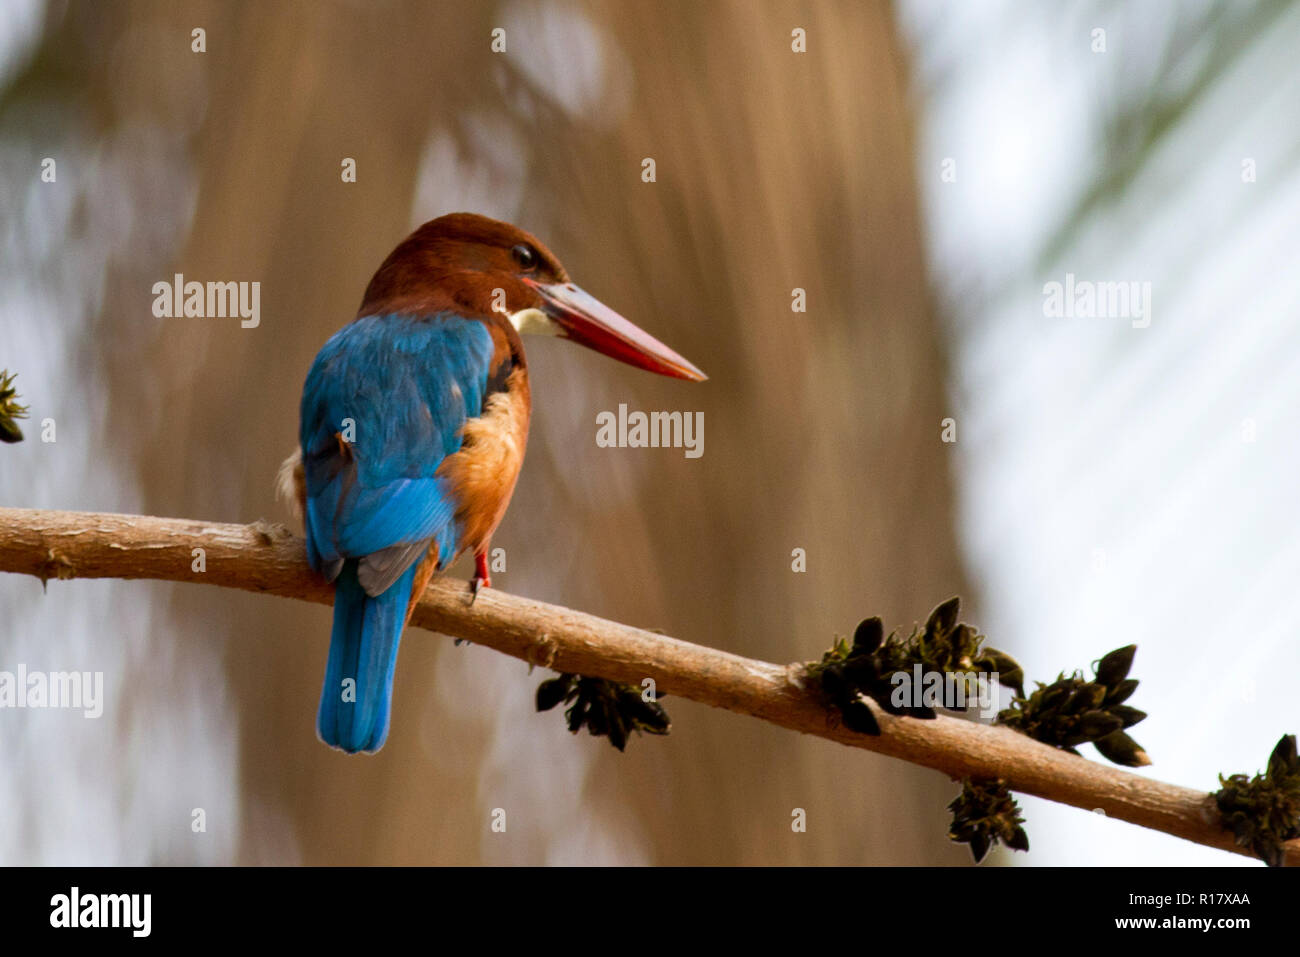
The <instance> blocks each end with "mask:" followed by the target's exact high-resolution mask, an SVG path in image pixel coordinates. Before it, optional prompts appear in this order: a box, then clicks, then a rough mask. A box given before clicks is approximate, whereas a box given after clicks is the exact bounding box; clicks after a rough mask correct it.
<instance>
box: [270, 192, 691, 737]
mask: <svg viewBox="0 0 1300 957" xmlns="http://www.w3.org/2000/svg"><path fill="white" fill-rule="evenodd" d="M530 333H537V334H542V335H551V336H559V337H561V338H565V339H571V340H573V341H574V342H578V343H581V344H582V345H585V346H588V347H590V348H592V349H595V350H597V351H599V352H603V353H604V354H605V355H608V356H612V357H613V358H615V359H619V360H621V361H623V362H626V363H628V364H630V365H634V366H639V367H641V368H643V369H649V370H650V371H652V372H658V373H660V374H662V375H668V376H675V377H677V378H681V379H692V380H696V381H699V380H703V379H704V378H705V376H704V373H702V372H701V371H700V370H699V369H697V368H696V367H695V366H693V365H692V364H691V363H690V362H688V361H687V360H686V359H684V358H682V357H681V356H679V355H678V354H677V353H676V352H674V351H673V350H672V349H670V348H668V347H667V346H666V345H664V344H663V343H662V342H660V341H658V340H657V339H655V338H653V337H652V336H650V335H647V334H646V333H645V332H643V331H642V330H640V329H638V328H637V327H636V326H634V325H633V324H632V323H631V322H629V321H628V320H626V319H624V318H623V317H622V316H620V315H619V314H618V313H616V312H614V311H613V310H612V309H610V308H609V307H608V306H605V305H603V304H602V303H601V302H599V301H598V300H596V299H595V298H593V297H592V296H590V295H588V294H587V293H585V292H583V291H582V290H581V289H580V288H578V287H577V286H575V285H574V284H573V283H572V282H571V281H570V280H569V277H568V274H567V273H565V271H564V267H563V266H561V265H560V262H559V260H558V259H556V258H555V256H554V255H552V253H551V251H550V250H549V249H547V248H546V247H545V246H543V245H542V244H541V243H540V242H538V241H537V240H536V239H535V238H534V237H533V236H531V235H529V234H528V233H526V232H524V231H523V230H522V229H519V228H517V227H515V226H511V225H510V224H509V223H502V222H498V221H496V220H493V219H488V218H487V217H485V216H477V215H474V214H470V213H454V214H452V215H449V216H442V217H440V218H438V219H435V220H433V221H432V222H428V223H425V224H424V225H423V226H421V227H420V228H419V229H417V230H416V231H415V232H414V233H412V234H411V235H410V236H408V237H407V238H406V239H405V240H404V241H403V242H402V244H401V245H399V246H398V247H397V248H396V249H394V250H393V252H392V253H391V254H390V255H389V257H388V258H387V259H386V260H384V263H383V265H382V266H380V267H379V271H378V272H376V273H375V275H374V278H372V279H371V280H370V285H369V286H368V287H367V289H366V293H365V297H364V299H363V300H362V303H361V308H360V309H359V310H358V311H357V316H356V318H355V319H354V320H353V321H352V322H351V323H350V324H348V325H346V326H344V327H343V328H342V329H340V330H339V331H338V332H336V333H335V334H334V335H333V336H332V337H330V339H329V341H328V342H326V343H325V345H324V346H323V347H322V348H321V350H320V352H319V353H318V354H317V356H316V360H315V362H313V363H312V367H311V371H310V372H308V373H307V382H306V384H305V385H304V386H303V393H302V407H301V419H300V424H299V445H300V448H299V450H298V451H296V452H295V453H294V455H293V456H291V457H290V458H289V460H288V461H286V462H285V464H284V467H283V468H282V469H281V486H282V489H283V490H284V491H285V493H286V494H287V495H289V497H290V498H291V499H292V500H293V501H294V502H295V503H296V504H297V506H298V509H299V511H300V513H301V517H302V520H303V525H304V527H305V530H306V535H307V558H308V561H309V562H310V563H311V566H312V568H314V569H315V570H316V571H317V572H319V573H320V574H322V575H323V576H324V577H325V578H326V579H327V580H328V581H330V582H333V583H334V629H333V633H332V635H331V637H330V651H329V660H328V663H327V665H326V668H325V683H324V687H323V688H322V689H321V699H320V710H319V712H318V714H317V721H316V729H317V733H318V734H319V735H320V738H321V740H322V741H324V742H325V743H326V744H328V745H330V746H331V747H335V748H340V749H342V750H344V751H347V752H349V753H355V752H358V751H366V752H373V751H377V750H379V748H380V747H382V746H383V743H384V740H385V738H387V736H388V725H389V712H390V708H391V704H392V694H393V672H394V669H395V667H396V664H397V649H398V644H399V642H400V639H401V636H402V632H403V630H404V629H405V627H406V623H407V621H408V619H409V618H410V615H411V609H412V608H413V607H414V606H415V603H416V602H417V601H418V599H419V596H420V594H421V592H423V590H424V587H425V585H427V584H428V582H429V579H430V578H431V577H432V576H433V575H434V574H436V573H438V572H440V571H442V570H444V569H445V568H447V567H448V566H449V565H451V563H452V562H454V561H455V560H456V558H457V557H458V556H460V555H462V554H464V553H467V552H470V553H473V555H474V559H475V569H476V571H475V578H474V580H473V581H472V583H471V587H472V588H474V589H475V591H477V589H478V588H479V587H481V586H487V585H490V584H491V582H490V579H489V575H488V562H487V556H488V548H489V543H490V542H491V539H492V533H493V532H494V531H495V530H496V527H497V526H498V525H499V524H500V523H501V519H502V517H503V516H504V515H505V511H506V506H507V505H509V504H510V496H511V493H512V492H513V491H514V488H515V481H516V480H517V479H518V477H519V469H520V466H521V465H522V464H523V460H524V446H525V444H526V442H527V441H528V418H529V413H530V409H531V398H530V395H529V389H528V364H527V362H526V361H525V359H524V349H523V343H522V341H521V338H520V337H521V335H527V334H530Z"/></svg>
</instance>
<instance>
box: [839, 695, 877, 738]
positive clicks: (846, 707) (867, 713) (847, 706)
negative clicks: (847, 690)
mask: <svg viewBox="0 0 1300 957" xmlns="http://www.w3.org/2000/svg"><path fill="white" fill-rule="evenodd" d="M840 715H841V716H842V717H843V719H844V727H846V728H848V729H849V730H850V731H856V732H857V733H858V734H870V735H873V736H875V735H878V734H880V723H879V722H878V721H876V716H875V715H874V714H872V713H871V708H870V706H868V705H867V703H866V702H865V701H863V700H862V699H861V698H854V699H853V700H852V701H846V702H844V703H843V704H842V705H840Z"/></svg>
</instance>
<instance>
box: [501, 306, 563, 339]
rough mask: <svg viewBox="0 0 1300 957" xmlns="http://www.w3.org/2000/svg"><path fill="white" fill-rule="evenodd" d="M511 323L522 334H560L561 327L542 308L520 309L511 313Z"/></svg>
mask: <svg viewBox="0 0 1300 957" xmlns="http://www.w3.org/2000/svg"><path fill="white" fill-rule="evenodd" d="M510 324H511V325H512V326H514V327H515V329H516V331H518V333H519V334H520V335H521V336H558V335H559V334H560V327H559V325H558V324H557V323H556V322H555V320H554V319H552V318H551V317H550V316H548V315H547V314H546V313H544V312H542V310H540V309H532V308H529V309H520V310H519V311H518V312H512V313H511V314H510Z"/></svg>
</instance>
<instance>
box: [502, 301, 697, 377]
mask: <svg viewBox="0 0 1300 957" xmlns="http://www.w3.org/2000/svg"><path fill="white" fill-rule="evenodd" d="M524 281H525V282H527V283H528V284H529V285H530V286H532V287H533V288H534V289H536V290H537V291H538V293H540V294H541V297H542V302H543V306H542V311H543V312H544V313H546V315H548V316H550V317H551V319H553V320H554V321H555V323H556V325H558V326H559V327H560V330H561V334H562V335H563V336H564V337H565V338H567V339H572V340H573V341H574V342H577V343H579V344H580V345H584V346H586V347H587V348H588V349H595V350H596V351H597V352H602V353H604V354H605V355H607V356H609V357H610V358H612V359H618V360H619V361H620V362H626V363H627V364H628V365H633V366H637V367H638V368H641V369H649V370H650V371H651V372H657V373H659V374H660V375H667V376H673V377H675V378H678V379H690V380H691V381H693V382H703V381H704V380H705V379H707V378H708V376H706V375H705V374H704V373H703V372H701V371H700V370H699V369H697V368H696V367H695V365H694V364H692V363H691V362H690V360H688V359H686V358H684V357H682V356H680V355H678V354H677V353H676V352H674V351H673V350H672V349H670V348H668V347H667V346H666V345H664V344H663V343H662V342H660V341H659V340H658V339H656V338H655V337H654V336H652V335H650V334H649V333H647V332H644V331H642V330H641V329H638V328H637V327H636V326H634V325H633V324H632V323H630V322H628V321H627V320H626V319H624V318H623V317H622V316H620V315H619V314H618V313H617V312H615V311H614V310H613V309H611V308H609V306H607V305H605V304H604V303H603V302H601V301H600V300H599V299H597V298H596V297H595V296H593V295H590V294H589V293H586V292H584V291H583V290H581V289H579V288H578V287H577V286H575V285H574V284H573V283H571V282H568V283H540V282H532V281H531V280H529V279H525V280H524Z"/></svg>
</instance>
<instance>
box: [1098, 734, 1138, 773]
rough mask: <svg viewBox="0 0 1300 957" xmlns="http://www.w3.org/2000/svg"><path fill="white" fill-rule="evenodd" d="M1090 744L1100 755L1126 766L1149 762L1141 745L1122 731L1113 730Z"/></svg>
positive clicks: (1134, 766) (1133, 766)
mask: <svg viewBox="0 0 1300 957" xmlns="http://www.w3.org/2000/svg"><path fill="white" fill-rule="evenodd" d="M1092 744H1093V747H1095V748H1096V749H1097V750H1098V751H1100V752H1101V755H1102V757H1104V758H1106V759H1107V760H1108V761H1114V762H1115V763H1116V764H1118V765H1121V766H1123V767H1126V768H1144V767H1146V766H1147V765H1148V764H1150V763H1151V758H1150V757H1148V755H1147V753H1146V752H1145V751H1143V750H1142V746H1141V745H1140V744H1138V743H1137V742H1136V741H1134V740H1133V739H1132V738H1130V737H1129V736H1128V735H1127V734H1125V733H1124V732H1123V731H1114V732H1112V733H1111V734H1108V735H1106V737H1104V738H1101V739H1099V740H1097V741H1094V742H1093V743H1092Z"/></svg>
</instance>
